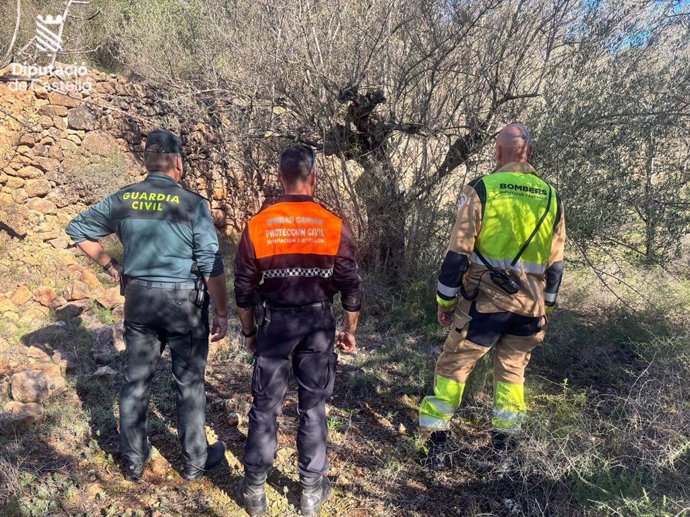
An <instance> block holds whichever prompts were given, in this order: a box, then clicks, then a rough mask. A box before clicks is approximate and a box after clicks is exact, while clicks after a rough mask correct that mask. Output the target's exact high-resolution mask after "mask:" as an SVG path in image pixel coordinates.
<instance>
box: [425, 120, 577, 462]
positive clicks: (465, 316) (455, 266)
mask: <svg viewBox="0 0 690 517" xmlns="http://www.w3.org/2000/svg"><path fill="white" fill-rule="evenodd" d="M531 153H532V140H531V136H530V133H529V131H528V130H527V128H526V127H524V126H522V125H519V124H510V125H508V126H506V127H505V128H504V129H503V130H502V131H501V132H500V133H499V135H498V138H497V141H496V161H497V163H498V169H497V170H496V171H495V172H494V173H493V174H490V175H488V176H482V177H481V178H478V179H476V180H474V181H471V182H470V183H469V184H468V185H467V186H466V187H465V189H464V191H463V194H462V196H461V198H460V203H459V206H458V213H457V218H456V221H455V225H454V228H453V231H452V233H451V238H450V244H449V245H448V252H447V253H446V257H445V259H444V261H443V265H442V266H441V272H440V274H439V279H438V290H437V293H436V300H437V302H438V320H439V322H440V323H441V325H443V326H450V328H451V331H450V334H449V335H448V338H447V339H446V342H445V344H444V345H443V352H442V353H441V356H440V357H439V358H438V361H437V362H436V371H435V376H434V394H433V395H430V396H427V397H425V398H424V400H423V401H422V404H421V406H420V408H419V425H420V427H421V428H422V429H429V430H431V431H432V434H431V439H430V443H429V449H430V451H429V452H430V454H429V459H430V461H429V464H430V466H431V467H432V468H433V469H437V470H441V469H444V468H445V467H446V466H447V461H446V460H447V455H446V454H444V449H445V445H444V444H445V442H446V439H447V430H448V428H449V425H450V420H451V418H452V417H453V414H454V413H455V410H456V409H457V408H458V406H459V405H460V402H461V400H462V395H463V391H464V389H465V383H466V381H467V378H468V376H469V375H470V373H471V372H472V369H473V368H474V366H475V364H476V363H477V361H478V360H479V359H481V357H482V356H484V354H486V353H487V352H488V351H489V350H490V349H491V348H492V347H495V348H496V349H495V354H494V376H495V380H496V383H495V390H494V410H493V418H492V424H493V427H494V429H495V433H494V444H495V445H496V446H499V447H503V446H505V444H506V440H507V436H509V435H512V434H515V433H516V432H517V431H518V430H519V428H520V421H521V419H522V417H523V414H524V412H525V409H526V405H525V395H524V387H523V385H524V381H525V368H526V367H527V363H528V362H529V360H530V356H531V353H532V350H533V349H534V348H535V347H537V346H539V345H540V344H541V342H542V341H543V340H544V327H545V323H546V318H545V315H546V314H548V313H550V312H551V311H553V310H554V308H555V306H556V296H557V294H558V289H559V287H560V284H561V277H562V275H563V248H564V243H565V218H564V215H563V205H562V204H561V201H560V198H559V196H558V194H557V193H556V190H555V189H554V188H553V187H552V186H551V185H549V184H548V183H547V182H546V181H544V180H543V179H541V177H540V176H539V174H538V173H537V171H536V170H534V168H533V167H532V166H531V165H530V164H529V163H528V160H529V158H530V155H531Z"/></svg>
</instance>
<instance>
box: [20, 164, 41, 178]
mask: <svg viewBox="0 0 690 517" xmlns="http://www.w3.org/2000/svg"><path fill="white" fill-rule="evenodd" d="M17 176H19V177H20V178H24V179H34V178H40V177H41V176H43V173H42V172H41V171H40V170H39V169H38V168H36V167H33V166H31V165H27V166H26V167H22V168H21V169H19V170H18V171H17Z"/></svg>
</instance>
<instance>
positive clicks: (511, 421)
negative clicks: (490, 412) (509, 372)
mask: <svg viewBox="0 0 690 517" xmlns="http://www.w3.org/2000/svg"><path fill="white" fill-rule="evenodd" d="M526 409H527V405H526V404H525V387H524V385H522V384H508V383H506V382H496V391H495V394H494V416H493V418H492V419H491V423H492V424H493V426H494V428H496V429H500V430H502V431H517V430H519V429H520V422H521V420H522V418H523V416H524V413H525V410H526Z"/></svg>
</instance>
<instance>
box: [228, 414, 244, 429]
mask: <svg viewBox="0 0 690 517" xmlns="http://www.w3.org/2000/svg"><path fill="white" fill-rule="evenodd" d="M240 422H241V418H240V415H239V413H229V414H228V425H230V426H231V427H238V426H239V425H240Z"/></svg>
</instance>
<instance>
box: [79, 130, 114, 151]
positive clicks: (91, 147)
mask: <svg viewBox="0 0 690 517" xmlns="http://www.w3.org/2000/svg"><path fill="white" fill-rule="evenodd" d="M82 147H83V148H84V149H85V150H87V151H88V152H90V153H93V154H98V155H101V156H106V155H108V154H111V153H115V152H117V151H119V147H118V145H117V140H115V138H114V137H113V136H111V135H110V134H108V133H106V132H104V131H93V132H91V133H88V134H87V135H86V136H85V137H84V140H83V141H82Z"/></svg>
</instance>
